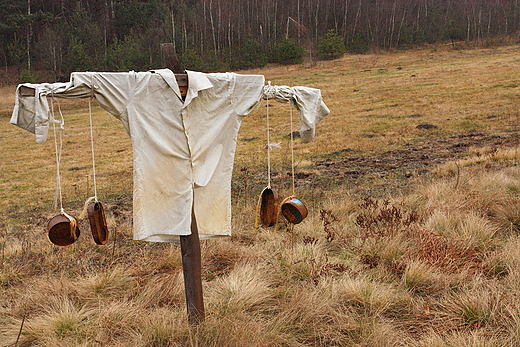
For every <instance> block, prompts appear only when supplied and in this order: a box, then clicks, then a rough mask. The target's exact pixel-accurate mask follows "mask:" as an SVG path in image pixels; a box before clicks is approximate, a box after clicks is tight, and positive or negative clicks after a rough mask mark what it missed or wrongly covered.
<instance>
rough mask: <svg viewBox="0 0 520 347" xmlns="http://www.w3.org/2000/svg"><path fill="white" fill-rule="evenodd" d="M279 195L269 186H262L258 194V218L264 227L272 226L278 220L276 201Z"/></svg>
mask: <svg viewBox="0 0 520 347" xmlns="http://www.w3.org/2000/svg"><path fill="white" fill-rule="evenodd" d="M279 200H280V195H279V194H278V192H277V191H276V190H274V189H272V188H270V187H266V188H264V190H262V193H261V194H260V208H259V218H260V224H261V225H262V226H264V227H272V226H273V225H275V224H276V222H277V221H278V214H279V209H278V202H279Z"/></svg>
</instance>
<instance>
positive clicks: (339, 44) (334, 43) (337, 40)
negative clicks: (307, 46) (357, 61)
mask: <svg viewBox="0 0 520 347" xmlns="http://www.w3.org/2000/svg"><path fill="white" fill-rule="evenodd" d="M346 51H347V49H346V48H345V43H344V42H343V37H341V36H340V35H339V34H338V33H336V32H335V31H334V30H329V32H328V33H327V34H326V35H325V37H323V38H321V39H320V40H319V41H318V54H319V55H320V56H321V57H322V58H323V59H326V60H331V59H337V58H339V57H341V56H343V54H345V53H346Z"/></svg>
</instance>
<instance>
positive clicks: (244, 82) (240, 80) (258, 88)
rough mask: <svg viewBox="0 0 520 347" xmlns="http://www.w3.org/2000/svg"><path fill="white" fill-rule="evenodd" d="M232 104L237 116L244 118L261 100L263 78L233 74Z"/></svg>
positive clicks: (260, 76)
mask: <svg viewBox="0 0 520 347" xmlns="http://www.w3.org/2000/svg"><path fill="white" fill-rule="evenodd" d="M234 76H235V83H234V88H233V93H232V102H233V104H234V105H235V111H236V113H237V114H238V115H239V116H246V115H247V114H249V112H251V111H252V110H253V109H254V108H255V106H256V105H258V103H259V102H260V101H261V100H262V89H263V87H264V81H265V79H264V76H262V75H239V74H234Z"/></svg>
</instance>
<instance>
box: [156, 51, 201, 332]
mask: <svg viewBox="0 0 520 347" xmlns="http://www.w3.org/2000/svg"><path fill="white" fill-rule="evenodd" d="M161 57H162V63H163V68H169V69H170V70H172V71H173V72H174V73H175V77H176V79H177V83H178V84H179V89H180V91H181V95H182V96H183V97H185V96H186V93H187V90H188V83H189V81H188V78H187V75H186V74H185V71H184V69H183V68H182V67H181V65H180V63H179V61H178V60H177V54H176V53H175V48H174V46H173V44H172V43H162V44H161ZM180 241H181V253H182V273H183V275H184V291H185V293H186V307H187V310H188V322H189V323H190V324H198V323H200V322H202V321H204V319H205V313H204V300H203V296H202V275H201V273H202V265H201V264H202V257H201V252H200V240H199V231H198V227H197V220H196V219H195V213H194V212H193V207H192V212H191V235H187V236H181V237H180Z"/></svg>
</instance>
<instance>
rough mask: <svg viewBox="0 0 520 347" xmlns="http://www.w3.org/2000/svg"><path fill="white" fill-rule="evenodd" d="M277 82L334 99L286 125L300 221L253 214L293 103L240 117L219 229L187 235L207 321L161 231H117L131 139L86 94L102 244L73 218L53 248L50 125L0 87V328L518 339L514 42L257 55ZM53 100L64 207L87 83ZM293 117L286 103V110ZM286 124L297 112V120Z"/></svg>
mask: <svg viewBox="0 0 520 347" xmlns="http://www.w3.org/2000/svg"><path fill="white" fill-rule="evenodd" d="M240 73H252V74H263V75H265V77H266V80H269V81H271V82H272V83H273V84H278V85H289V86H295V85H304V86H309V87H315V88H320V89H321V90H322V94H323V99H324V101H325V102H326V104H327V105H328V107H329V108H330V110H331V114H330V115H329V116H327V117H326V118H325V119H324V120H323V121H322V122H321V123H320V125H319V126H318V129H317V135H316V138H315V139H314V141H312V142H311V143H307V144H303V143H301V142H299V139H296V141H295V144H294V146H295V150H294V156H295V173H296V179H295V183H296V195H297V196H298V197H300V198H301V199H302V200H303V201H304V202H305V204H306V205H307V207H308V209H309V216H308V218H307V219H306V220H304V222H302V223H301V224H299V225H295V226H292V225H288V224H286V223H285V222H284V221H283V219H280V222H279V224H278V226H277V228H276V229H272V228H271V229H265V228H256V227H255V225H254V222H255V208H256V203H257V199H258V195H259V194H260V192H261V190H262V188H263V187H264V186H265V185H266V184H267V174H266V172H267V159H266V149H265V145H266V110H268V112H269V115H270V131H271V132H270V134H271V142H280V143H281V148H280V149H277V150H274V151H272V152H271V153H272V173H273V177H272V185H273V187H275V188H276V189H277V190H279V191H280V192H281V193H282V194H285V195H288V194H290V190H291V184H292V179H291V151H290V136H289V134H290V132H291V128H290V125H289V124H290V123H289V115H290V112H291V110H290V106H289V105H285V104H279V103H275V102H272V101H270V102H269V104H268V105H267V104H266V102H262V104H261V105H259V107H257V108H256V109H255V110H254V111H253V112H252V113H251V114H250V115H248V116H247V117H246V118H245V119H244V122H243V124H242V127H241V130H240V133H239V137H238V139H237V153H236V157H235V170H234V178H233V184H232V189H233V192H232V193H233V236H232V237H231V238H228V239H221V240H212V241H204V242H202V258H203V259H202V261H203V264H202V271H203V273H202V275H203V287H204V300H205V305H206V320H205V322H204V323H202V324H200V325H197V326H190V325H189V324H188V323H187V317H186V307H185V301H184V288H183V278H182V266H181V257H180V249H179V246H178V245H177V244H156V243H145V242H137V241H132V220H131V218H132V217H131V216H132V149H131V144H130V139H129V138H128V136H127V134H126V133H125V131H124V129H123V127H122V125H121V124H119V122H118V121H117V120H115V119H114V118H112V117H111V116H109V115H108V114H107V113H105V112H104V111H103V110H101V108H99V107H98V106H97V105H95V104H93V105H92V107H93V121H94V137H95V140H94V142H95V149H96V170H97V183H98V187H97V188H98V196H99V198H100V200H101V201H102V202H103V203H104V204H105V208H106V212H107V219H108V225H109V229H110V232H111V235H110V239H109V242H108V243H107V245H105V246H97V245H95V243H94V241H93V240H92V238H91V237H90V235H89V227H88V221H82V222H81V223H80V230H81V231H82V234H81V237H80V239H79V240H78V241H77V242H76V243H74V244H73V245H71V246H68V247H57V246H54V245H52V244H51V243H50V242H49V240H48V239H47V235H46V232H45V227H46V224H47V221H48V220H49V218H50V217H52V216H53V215H55V214H57V212H58V211H57V210H56V209H55V208H54V207H53V201H54V198H55V180H56V162H55V159H56V158H55V143H54V140H53V137H52V131H51V136H50V137H49V141H47V142H46V143H45V144H35V143H34V136H33V135H32V134H30V133H28V132H25V131H23V130H21V129H18V128H16V127H14V126H12V125H9V124H8V123H9V117H10V113H11V112H12V107H13V104H14V91H15V86H12V85H10V86H3V87H1V88H0V120H1V122H2V124H3V126H2V127H0V148H1V149H2V151H1V155H0V159H1V160H0V172H1V175H2V179H1V180H0V201H1V202H2V205H1V206H0V346H6V347H7V346H15V345H16V346H18V347H21V346H26V347H28V346H57V347H59V346H63V347H65V346H66V347H70V346H143V347H144V346H148V347H151V346H157V347H159V346H200V347H202V346H226V347H227V346H229V347H233V346H262V347H264V346H291V347H292V346H294V347H297V346H298V347H299V346H302V347H303V346H359V347H362V346H363V347H379V346H381V347H383V346H414V347H415V346H416V347H426V346H428V347H431V346H433V347H437V346H439V347H441V346H442V347H448V346H456V347H461V346H468V347H469V346H472V347H473V346H474V347H477V346H479V347H487V346H493V347H495V346H496V347H498V346H520V284H519V283H520V270H519V269H520V267H519V265H520V168H519V166H518V161H519V160H520V159H519V154H518V149H519V146H520V138H519V129H518V128H519V121H520V112H519V107H518V104H519V101H520V45H509V46H503V47H486V48H471V49H468V48H465V47H453V46H451V45H435V46H430V47H422V48H420V49H414V50H409V51H397V52H375V53H371V54H364V55H346V56H344V57H343V58H341V59H338V60H334V61H326V62H316V63H312V64H310V63H305V64H301V65H292V66H268V67H267V68H264V69H261V70H250V71H241V72H240ZM58 102H59V109H61V111H62V113H63V116H64V118H65V130H64V135H63V153H62V165H61V168H60V174H61V180H62V190H63V206H64V209H65V210H66V211H67V212H68V213H70V214H73V215H75V216H77V215H79V213H80V212H81V210H82V208H83V203H84V201H85V200H86V199H87V198H88V197H90V196H92V195H93V177H92V163H91V152H90V135H89V134H90V128H89V112H88V101H85V100H75V101H70V100H68V101H64V100H57V101H56V102H55V104H54V109H55V112H56V114H58V113H59V111H58ZM295 116H296V115H295ZM293 130H296V129H293Z"/></svg>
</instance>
